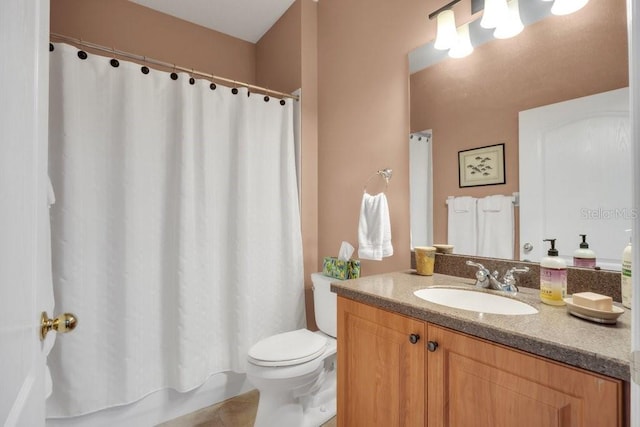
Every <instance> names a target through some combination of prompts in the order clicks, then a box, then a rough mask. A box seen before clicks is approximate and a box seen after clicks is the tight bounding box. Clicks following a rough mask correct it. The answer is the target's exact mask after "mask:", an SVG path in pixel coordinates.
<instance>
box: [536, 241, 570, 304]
mask: <svg viewBox="0 0 640 427" xmlns="http://www.w3.org/2000/svg"><path fill="white" fill-rule="evenodd" d="M544 241H545V242H551V249H549V251H548V252H547V255H548V256H546V257H544V258H542V259H541V260H540V300H541V301H542V302H543V303H545V304H549V305H565V302H564V298H565V296H566V295H567V263H566V262H565V261H564V260H563V259H562V258H560V257H559V256H558V250H557V249H556V247H555V246H556V239H544Z"/></svg>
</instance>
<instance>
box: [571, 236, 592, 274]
mask: <svg viewBox="0 0 640 427" xmlns="http://www.w3.org/2000/svg"><path fill="white" fill-rule="evenodd" d="M579 236H580V237H582V243H580V249H576V251H575V252H574V253H573V265H574V266H576V267H587V268H594V267H595V266H596V253H595V252H594V251H592V250H591V249H589V244H588V243H587V235H586V234H579Z"/></svg>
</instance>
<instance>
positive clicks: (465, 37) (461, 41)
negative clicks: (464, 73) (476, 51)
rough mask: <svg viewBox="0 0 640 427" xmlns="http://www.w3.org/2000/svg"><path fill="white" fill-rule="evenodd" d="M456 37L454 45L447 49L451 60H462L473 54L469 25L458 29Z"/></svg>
mask: <svg viewBox="0 0 640 427" xmlns="http://www.w3.org/2000/svg"><path fill="white" fill-rule="evenodd" d="M457 35H458V37H457V38H456V44H455V45H453V46H452V47H451V49H449V56H450V57H452V58H464V57H465V56H468V55H470V54H471V52H473V45H471V36H469V24H465V25H461V26H460V27H458V31H457Z"/></svg>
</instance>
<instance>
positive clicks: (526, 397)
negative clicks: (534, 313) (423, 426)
mask: <svg viewBox="0 0 640 427" xmlns="http://www.w3.org/2000/svg"><path fill="white" fill-rule="evenodd" d="M428 335H429V341H430V342H436V343H438V345H437V347H436V348H435V351H429V352H428V355H427V358H428V360H427V365H428V372H427V388H428V390H427V395H428V414H429V416H428V425H429V427H446V426H474V427H494V426H536V427H582V426H602V427H605V426H612V427H618V426H621V425H622V420H623V416H622V410H621V409H622V399H623V397H622V396H623V392H622V381H620V380H615V379H612V378H607V377H603V376H601V375H597V374H591V373H589V372H587V371H584V370H581V369H576V368H572V367H569V366H565V365H561V364H559V363H555V362H551V361H547V360H544V359H542V358H540V357H536V356H532V355H528V354H526V353H523V352H521V351H517V350H512V349H509V348H506V347H502V346H500V345H498V344H493V343H490V342H487V341H483V340H480V339H475V338H471V337H469V336H466V335H463V334H461V333H458V332H453V331H450V330H447V329H444V328H441V327H438V326H434V325H429V326H428Z"/></svg>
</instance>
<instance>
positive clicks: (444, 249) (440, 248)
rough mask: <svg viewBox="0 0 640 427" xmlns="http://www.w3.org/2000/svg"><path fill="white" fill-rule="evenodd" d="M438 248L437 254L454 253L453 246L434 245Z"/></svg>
mask: <svg viewBox="0 0 640 427" xmlns="http://www.w3.org/2000/svg"><path fill="white" fill-rule="evenodd" d="M433 247H434V248H436V253H439V254H452V253H453V245H444V244H439V243H437V244H435V245H433Z"/></svg>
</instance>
